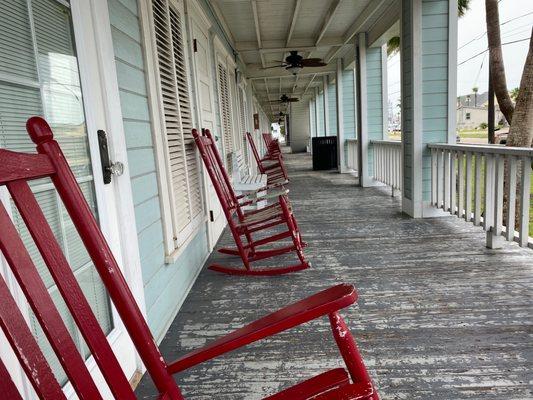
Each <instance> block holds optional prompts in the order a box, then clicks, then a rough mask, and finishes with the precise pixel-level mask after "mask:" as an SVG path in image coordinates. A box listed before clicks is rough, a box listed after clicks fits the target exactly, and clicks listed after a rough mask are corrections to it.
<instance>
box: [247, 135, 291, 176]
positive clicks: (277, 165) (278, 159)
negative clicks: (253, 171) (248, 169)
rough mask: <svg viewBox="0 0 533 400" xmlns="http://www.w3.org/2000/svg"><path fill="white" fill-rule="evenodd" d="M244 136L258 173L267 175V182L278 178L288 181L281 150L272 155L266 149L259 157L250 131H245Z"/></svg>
mask: <svg viewBox="0 0 533 400" xmlns="http://www.w3.org/2000/svg"><path fill="white" fill-rule="evenodd" d="M246 138H247V139H248V143H250V148H251V149H252V154H253V155H254V158H255V162H256V163H257V168H258V169H259V172H260V173H262V174H266V175H267V176H268V182H269V183H275V182H279V181H280V180H281V181H283V180H284V181H288V180H289V176H288V175H287V170H286V169H285V163H284V162H283V157H282V154H281V152H279V154H277V155H275V156H274V155H272V154H270V153H268V151H267V153H266V155H265V156H264V157H263V158H261V156H260V155H259V151H258V150H257V147H256V145H255V141H254V138H253V137H252V134H251V133H250V132H246Z"/></svg>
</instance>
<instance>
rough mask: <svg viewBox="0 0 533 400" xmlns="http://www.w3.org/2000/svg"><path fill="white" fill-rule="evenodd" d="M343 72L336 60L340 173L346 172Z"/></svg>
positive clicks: (338, 60)
mask: <svg viewBox="0 0 533 400" xmlns="http://www.w3.org/2000/svg"><path fill="white" fill-rule="evenodd" d="M342 78H343V71H342V59H340V58H338V59H337V72H336V76H335V86H336V88H337V164H338V170H339V172H340V173H344V172H346V163H345V161H344V146H345V144H344V112H343V106H344V105H343V91H342V89H343V88H342V82H343V79H342Z"/></svg>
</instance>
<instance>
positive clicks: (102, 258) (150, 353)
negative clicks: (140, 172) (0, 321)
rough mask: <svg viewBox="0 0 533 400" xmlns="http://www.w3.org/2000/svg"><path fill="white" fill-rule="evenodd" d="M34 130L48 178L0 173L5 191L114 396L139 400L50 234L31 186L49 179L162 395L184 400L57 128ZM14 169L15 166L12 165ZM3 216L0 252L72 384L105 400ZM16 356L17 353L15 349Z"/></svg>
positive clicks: (33, 122)
mask: <svg viewBox="0 0 533 400" xmlns="http://www.w3.org/2000/svg"><path fill="white" fill-rule="evenodd" d="M27 129H28V132H29V134H30V136H31V138H32V140H33V142H34V143H35V144H37V151H38V153H39V155H38V156H39V158H40V159H41V160H42V161H43V164H42V165H44V167H43V168H42V169H43V171H41V170H38V169H36V168H33V169H32V168H31V167H30V169H29V170H28V174H27V175H26V176H24V174H23V173H22V172H19V171H18V170H16V169H15V168H14V167H13V168H11V171H15V172H9V171H8V172H7V173H4V170H3V169H2V170H1V171H0V183H4V184H6V186H7V188H8V190H9V192H10V194H11V196H12V198H13V201H14V203H15V205H16V206H17V208H18V210H19V212H20V214H21V216H22V218H23V219H24V222H25V224H26V226H27V227H28V230H29V232H30V233H31V235H32V238H33V239H34V242H35V243H36V245H37V248H38V249H39V251H40V253H41V255H42V258H43V260H44V261H45V263H46V265H47V266H48V268H49V270H50V273H51V275H52V277H53V279H54V281H55V283H56V284H57V286H58V289H59V292H60V293H61V294H62V297H63V299H64V301H65V303H66V304H67V307H68V309H69V310H70V312H71V314H72V316H73V318H74V321H75V322H76V324H77V326H78V328H79V329H80V331H81V334H82V336H83V337H84V338H85V340H86V342H87V345H88V347H89V349H90V350H91V352H92V354H93V356H94V358H95V361H96V362H97V364H98V366H99V368H100V370H101V372H102V374H103V376H104V378H105V379H106V381H107V382H108V386H109V388H110V390H111V391H112V393H113V396H114V397H115V398H117V399H121V400H122V399H134V398H135V396H134V393H133V391H132V389H131V387H130V386H129V383H128V380H127V377H126V376H125V375H124V373H123V372H122V369H121V367H120V365H119V364H118V361H117V359H116V357H115V355H114V354H113V351H112V349H111V347H110V346H109V344H108V343H107V339H106V337H105V334H104V333H103V332H102V330H101V328H100V327H99V326H98V322H97V321H96V318H95V316H94V314H93V313H92V310H91V308H90V306H89V304H88V302H87V299H86V298H85V297H84V295H83V292H82V291H81V289H80V286H79V285H78V283H77V282H76V279H75V277H74V274H73V272H72V270H71V269H70V267H69V265H68V262H67V260H66V258H65V256H64V255H63V253H62V251H61V247H60V246H59V244H58V243H57V242H56V240H55V238H54V236H53V233H52V231H51V228H50V226H49V225H48V224H47V222H46V220H45V217H44V215H43V212H42V210H41V209H40V207H39V205H38V204H37V201H36V199H35V197H34V196H33V193H32V192H31V190H30V188H29V186H28V184H27V182H26V180H29V179H34V178H35V177H41V176H46V175H48V176H49V177H50V178H51V180H52V183H53V184H54V187H55V189H56V190H57V192H58V194H59V196H60V198H61V200H62V202H63V205H64V206H65V209H66V210H67V212H68V214H69V216H70V218H71V220H72V222H73V224H74V226H75V228H76V230H77V231H78V233H79V235H80V237H81V239H82V242H83V243H84V245H85V247H86V249H87V252H88V254H89V256H90V257H91V259H92V261H93V264H94V267H95V269H96V271H97V272H98V273H99V275H100V277H101V279H102V282H103V283H104V285H105V287H106V289H107V291H108V293H109V296H110V298H111V300H112V302H113V304H114V305H115V307H116V309H117V311H118V313H119V315H120V317H121V319H122V321H123V323H124V326H125V327H126V330H127V331H128V333H129V335H130V337H131V339H132V341H133V343H134V345H135V347H136V349H137V351H138V352H139V355H140V357H141V359H142V361H143V363H144V365H145V366H146V368H147V370H148V373H149V374H150V375H151V377H152V379H153V381H154V384H155V386H156V388H157V389H158V390H159V393H160V394H161V395H165V396H167V398H168V399H172V400H182V399H183V397H182V396H181V393H180V391H179V388H178V387H177V385H176V383H175V382H174V380H173V379H172V376H171V375H170V374H169V373H168V371H167V369H166V363H165V362H164V360H163V358H162V356H161V353H160V352H159V349H158V348H157V345H156V344H155V341H154V340H153V337H152V335H151V333H150V330H149V328H148V325H147V323H146V320H145V319H144V317H143V315H142V313H141V311H140V309H139V308H138V306H137V304H136V302H135V299H134V297H133V295H132V293H131V291H130V290H129V288H128V285H127V283H126V281H125V279H124V276H123V275H122V272H121V270H120V268H119V267H118V264H117V262H116V260H115V258H114V256H113V254H112V252H111V250H110V248H109V246H108V245H107V242H106V240H105V238H104V236H103V234H102V232H101V231H100V228H99V226H98V223H97V222H96V220H95V218H94V216H93V214H92V211H91V209H90V207H89V205H88V204H87V201H86V200H85V197H84V196H83V193H82V192H81V189H80V187H79V186H78V184H77V182H76V179H75V177H74V175H73V174H72V171H71V170H70V168H69V166H68V164H67V161H66V159H65V157H64V155H63V153H62V151H61V149H60V148H59V145H58V144H57V142H56V141H55V140H53V135H52V131H51V130H50V127H49V126H48V124H47V123H46V121H44V120H43V119H42V118H38V117H34V118H31V119H30V120H29V121H28V123H27ZM26 156H31V155H27V154H21V153H14V152H9V151H7V150H0V160H2V161H4V160H8V162H9V161H13V159H16V158H24V157H26ZM11 164H16V163H14V162H11ZM14 178H16V179H14ZM0 211H1V212H0V226H2V230H1V231H0V250H1V251H2V253H3V254H4V256H5V258H6V260H7V261H8V264H9V265H10V267H11V269H12V270H13V273H14V275H15V277H16V278H17V280H18V282H19V284H20V286H21V288H22V290H23V292H24V294H25V296H26V298H27V300H28V302H29V304H30V306H31V307H32V309H33V311H34V313H35V314H36V316H37V319H38V321H39V322H40V324H41V326H42V328H43V330H44V332H45V334H46V336H47V338H48V340H49V342H50V344H51V345H52V348H53V350H54V352H55V353H56V355H57V356H58V358H59V361H60V362H61V365H62V366H63V369H64V370H65V372H66V374H67V377H68V378H69V379H70V382H71V383H72V385H73V387H74V389H75V390H76V392H77V394H78V396H79V398H81V399H91V400H92V399H100V398H101V395H100V393H99V391H98V389H97V388H96V386H95V383H94V381H93V379H92V377H91V376H90V374H89V372H88V371H87V369H86V367H85V362H84V360H83V359H82V357H81V355H80V353H79V351H78V350H77V349H76V347H75V345H74V343H73V341H72V339H71V337H70V334H69V333H68V330H67V329H66V328H65V326H64V323H63V322H62V321H61V317H60V315H59V313H58V312H57V309H56V308H55V306H54V304H53V302H52V300H51V298H50V295H49V294H48V292H47V290H46V287H45V286H44V284H43V281H42V279H41V278H40V276H39V273H38V272H37V270H36V268H35V265H34V264H33V262H32V260H31V258H30V256H29V254H28V252H27V251H26V249H25V248H24V244H23V242H22V240H21V238H20V237H19V234H18V232H17V230H16V228H15V227H14V225H13V223H12V222H11V220H10V218H9V216H8V214H7V212H6V210H5V208H4V207H3V205H2V207H1V209H0ZM4 227H5V228H4ZM2 329H3V330H4V331H6V327H4V326H2ZM19 336H20V332H18V331H13V332H12V339H13V340H12V343H11V344H12V345H15V346H16V344H17V340H18V338H19ZM15 346H14V347H15ZM35 346H37V345H35ZM37 348H38V347H37ZM16 350H17V348H16V347H15V351H16ZM19 350H20V351H19V353H20V354H19V359H20V362H21V364H22V365H23V366H24V363H25V362H26V361H24V360H25V358H26V357H27V356H28V354H27V352H28V351H31V349H29V350H28V349H27V348H20V349H19ZM26 363H27V362H26ZM47 367H48V366H47ZM25 370H26V373H27V375H28V377H29V378H30V380H31V374H32V373H34V369H33V368H32V366H31V365H29V366H28V367H27V368H25ZM37 370H38V371H39V373H43V374H44V373H45V372H41V370H40V369H37ZM48 370H49V367H48ZM43 371H44V369H43ZM39 381H40V379H39ZM32 383H33V384H34V387H35V385H36V381H35V382H34V381H32ZM36 390H37V388H36ZM38 392H39V391H38ZM41 393H42V394H40V397H41V398H43V399H51V400H52V399H53V400H55V399H57V398H61V397H58V396H54V395H52V394H49V393H48V392H47V393H45V392H42V391H41Z"/></svg>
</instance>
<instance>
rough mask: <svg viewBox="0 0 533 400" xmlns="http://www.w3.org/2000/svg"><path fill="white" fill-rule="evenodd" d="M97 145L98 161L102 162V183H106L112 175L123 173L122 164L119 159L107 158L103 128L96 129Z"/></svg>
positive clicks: (105, 137) (107, 150)
mask: <svg viewBox="0 0 533 400" xmlns="http://www.w3.org/2000/svg"><path fill="white" fill-rule="evenodd" d="M98 147H99V149H100V163H101V164H102V175H103V178H104V184H106V185H107V184H109V183H111V177H112V176H113V175H116V176H120V175H122V174H123V173H124V164H122V163H121V162H120V161H117V162H112V161H111V160H110V159H109V147H108V145H107V135H106V133H105V131H104V130H103V129H99V130H98Z"/></svg>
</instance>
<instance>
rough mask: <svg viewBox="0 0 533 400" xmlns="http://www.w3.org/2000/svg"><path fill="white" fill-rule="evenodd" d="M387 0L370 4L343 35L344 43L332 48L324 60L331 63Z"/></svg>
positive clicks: (377, 0) (375, 0)
mask: <svg viewBox="0 0 533 400" xmlns="http://www.w3.org/2000/svg"><path fill="white" fill-rule="evenodd" d="M386 2H387V0H374V1H372V2H371V3H370V4H368V5H367V6H366V8H365V9H364V10H363V12H362V13H361V14H359V16H358V17H357V18H356V19H355V21H354V22H353V24H352V25H351V26H350V27H349V28H348V29H347V30H346V32H344V34H343V35H342V42H343V43H342V45H341V46H338V47H337V48H332V49H331V50H330V51H329V53H328V55H327V56H326V58H324V62H326V63H329V62H330V61H331V60H332V59H333V58H335V56H337V54H338V53H339V51H340V50H341V49H342V47H343V46H344V45H345V44H348V42H349V41H350V40H351V39H352V38H353V37H354V36H355V35H356V34H357V33H358V32H359V31H361V29H362V28H363V27H364V26H365V25H366V24H367V23H368V21H369V20H370V18H372V16H373V15H374V14H375V13H376V11H377V10H379V9H381V7H382V6H383V5H384V4H385V3H386Z"/></svg>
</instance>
